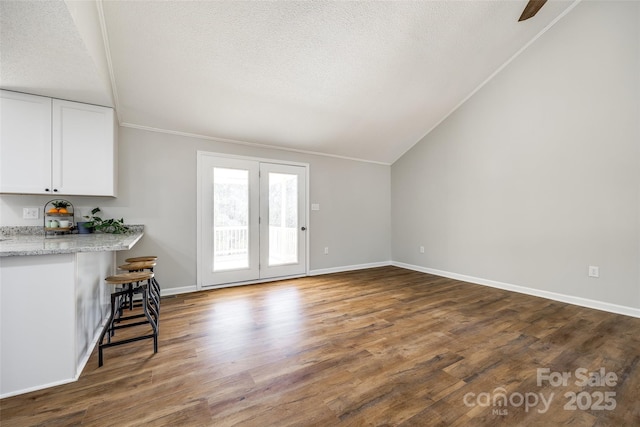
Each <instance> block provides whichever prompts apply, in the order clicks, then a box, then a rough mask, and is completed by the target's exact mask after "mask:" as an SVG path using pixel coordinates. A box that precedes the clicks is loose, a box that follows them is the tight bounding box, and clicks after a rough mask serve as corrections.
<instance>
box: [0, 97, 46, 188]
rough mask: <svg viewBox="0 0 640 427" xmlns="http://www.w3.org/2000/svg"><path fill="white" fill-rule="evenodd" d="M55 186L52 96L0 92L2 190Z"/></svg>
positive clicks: (0, 185)
mask: <svg viewBox="0 0 640 427" xmlns="http://www.w3.org/2000/svg"><path fill="white" fill-rule="evenodd" d="M50 191H52V188H51V98H46V97H43V96H35V95H27V94H24V93H17V92H8V91H1V92H0V192H3V193H32V194H33V193H36V194H46V193H47V192H50Z"/></svg>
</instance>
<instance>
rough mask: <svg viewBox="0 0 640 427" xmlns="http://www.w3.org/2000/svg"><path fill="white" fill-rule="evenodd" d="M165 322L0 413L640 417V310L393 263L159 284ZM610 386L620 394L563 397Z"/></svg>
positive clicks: (579, 420) (74, 418) (227, 417)
mask: <svg viewBox="0 0 640 427" xmlns="http://www.w3.org/2000/svg"><path fill="white" fill-rule="evenodd" d="M160 328H161V329H160V342H159V352H158V353H157V354H153V352H152V346H151V342H150V341H148V340H147V341H139V342H135V343H131V344H129V345H126V346H120V347H114V348H109V349H106V350H105V365H104V366H102V367H100V368H98V366H97V354H96V353H97V352H96V351H94V353H93V354H92V356H91V358H90V360H89V362H88V364H87V366H86V368H85V369H84V371H83V372H82V375H81V376H80V378H79V380H78V381H77V382H75V383H70V384H65V385H61V386H57V387H53V388H50V389H46V390H40V391H35V392H32V393H26V394H23V395H19V396H15V397H11V398H5V399H2V400H0V424H1V425H2V426H3V427H9V426H37V425H46V426H55V425H87V426H111V425H113V426H116V425H127V426H142V425H144V426H148V425H151V426H175V425H181V426H182V425H184V426H223V427H225V426H265V425H277V426H323V427H324V426H337V425H341V426H362V425H389V426H403V427H406V426H494V425H506V426H512V425H519V426H549V425H580V426H601V425H602V426H605V425H621V426H622V425H640V405H638V403H637V396H639V395H640V334H638V333H637V331H638V330H640V319H636V318H631V317H627V316H621V315H615V314H611V313H606V312H602V311H597V310H591V309H587V308H582V307H577V306H572V305H568V304H564V303H560V302H556V301H549V300H545V299H543V298H538V297H532V296H528V295H522V294H515V293H511V292H508V291H504V290H500V289H493V288H487V287H483V286H479V285H473V284H469V283H464V282H460V281H457V280H453V279H447V278H443V277H437V276H433V275H429V274H424V273H418V272H414V271H409V270H405V269H401V268H397V267H382V268H375V269H369V270H360V271H353V272H346V273H336V274H330V275H324V276H316V277H306V278H300V279H294V280H285V281H280V282H273V283H268V284H261V285H253V286H244V287H237V288H225V289H218V290H211V291H201V292H194V293H190V294H184V295H178V296H172V297H167V298H163V300H162V315H161V321H160ZM134 332H135V331H134V330H133V328H131V329H130V330H126V331H124V332H122V336H125V335H126V334H129V333H134ZM578 368H584V369H586V370H587V372H588V373H589V375H590V376H588V378H595V377H597V375H598V372H600V370H601V369H604V370H605V372H607V373H614V374H615V375H616V377H617V381H616V382H615V385H611V386H590V385H583V384H578V383H576V380H577V377H576V369H578ZM538 369H548V370H549V372H551V373H557V374H558V375H560V374H562V373H568V374H569V375H570V378H568V380H567V383H566V385H560V386H558V385H557V384H556V385H554V384H551V383H550V381H549V379H548V378H547V379H543V380H542V382H541V383H540V384H539V383H538V379H539V378H538V375H539V374H538ZM605 391H606V392H614V393H615V405H616V406H615V409H612V410H603V409H598V408H594V407H592V406H589V407H585V408H582V409H581V408H576V409H567V403H568V402H569V400H568V398H567V397H566V396H565V394H566V393H574V394H575V395H576V396H577V395H579V394H581V393H582V394H581V399H582V401H581V403H585V402H586V401H587V398H588V399H589V400H593V399H596V398H597V397H598V396H597V394H598V393H599V392H605ZM585 393H586V394H588V395H589V396H587V395H586V394H585ZM594 393H595V394H594ZM502 395H504V396H505V398H506V399H507V401H506V402H507V404H506V406H496V405H495V403H496V402H502V400H501V396H502ZM534 395H536V396H534ZM520 396H521V397H522V399H525V398H526V399H531V401H532V402H533V400H532V399H534V397H536V398H538V399H539V398H540V396H543V397H545V398H548V399H549V405H548V407H546V410H545V411H541V410H542V409H543V406H541V404H540V403H539V402H538V404H537V405H536V406H531V407H528V406H527V405H525V404H524V403H523V404H518V403H520V401H519V400H518V399H519V398H520ZM508 399H513V400H512V401H509V400H508Z"/></svg>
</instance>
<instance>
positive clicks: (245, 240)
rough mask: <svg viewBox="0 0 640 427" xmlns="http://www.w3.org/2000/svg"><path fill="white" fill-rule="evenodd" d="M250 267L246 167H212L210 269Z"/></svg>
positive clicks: (221, 269)
mask: <svg viewBox="0 0 640 427" xmlns="http://www.w3.org/2000/svg"><path fill="white" fill-rule="evenodd" d="M248 267H249V171H247V170H242V169H225V168H214V170H213V271H223V270H236V269H240V268H248Z"/></svg>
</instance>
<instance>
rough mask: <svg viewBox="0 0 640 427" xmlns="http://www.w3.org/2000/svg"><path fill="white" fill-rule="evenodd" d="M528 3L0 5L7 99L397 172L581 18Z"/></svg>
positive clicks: (557, 4)
mask: <svg viewBox="0 0 640 427" xmlns="http://www.w3.org/2000/svg"><path fill="white" fill-rule="evenodd" d="M526 2H527V1H526V0H503V1H480V0H477V1H455V0H453V1H452V0H448V1H408V2H402V1H358V2H344V1H318V2H315V1H270V2H262V1H255V2H254V1H246V2H238V1H188V2H186V1H98V2H94V1H85V2H77V1H66V2H65V1H62V0H55V1H44V2H42V1H28V0H27V1H11V0H3V1H2V2H0V3H1V4H0V19H1V22H0V24H1V27H0V60H1V65H0V86H1V87H2V88H5V89H10V90H17V91H23V92H29V93H35V94H41V95H46V96H52V97H58V98H64V99H71V100H76V101H80V102H88V103H95V104H101V105H110V106H113V107H115V108H116V110H117V113H118V118H119V121H120V124H121V125H122V126H131V127H139V128H145V129H153V130H160V131H167V132H173V133H184V134H192V135H200V136H204V137H212V138H219V139H224V140H231V141H238V142H243V143H254V144H260V145H267V146H273V147H278V148H284V149H291V150H300V151H306V152H316V153H322V154H328V155H334V156H342V157H348V158H356V159H362V160H367V161H373V162H380V163H388V164H390V163H393V162H394V161H395V160H397V159H398V158H399V157H400V156H401V155H402V154H403V153H405V152H406V151H407V150H408V149H409V148H411V147H412V146H413V145H414V144H415V143H416V142H418V141H419V140H420V139H421V138H422V137H423V136H424V135H425V134H427V133H428V132H430V131H431V130H432V129H433V128H434V127H435V126H437V125H438V123H440V122H441V121H442V120H443V119H444V118H445V117H446V116H447V115H448V114H449V113H451V111H453V110H454V109H455V108H456V107H457V106H458V105H460V103H462V102H464V100H465V99H467V98H468V97H469V96H470V95H471V94H472V93H473V92H474V91H475V90H477V89H478V88H479V87H481V85H482V84H483V83H484V82H486V81H487V79H489V78H490V77H491V76H492V75H493V74H494V73H495V72H496V71H498V70H499V69H500V68H501V67H502V66H503V65H504V64H505V63H507V62H508V61H509V60H510V58H512V57H514V55H516V54H517V53H518V52H519V51H521V50H522V49H523V48H524V47H525V46H527V45H528V44H529V43H530V42H531V41H532V40H534V39H535V38H536V37H537V36H538V35H539V34H541V33H542V32H543V31H544V30H545V29H546V28H548V27H549V26H550V25H552V24H553V23H554V22H555V21H556V20H557V19H559V17H561V16H562V15H563V14H564V13H565V12H566V11H567V10H569V9H570V8H571V6H572V4H573V3H574V2H573V1H563V0H550V1H548V2H547V4H546V5H545V6H544V7H543V8H542V9H541V10H540V12H539V13H538V14H537V15H536V16H535V17H534V18H532V19H529V20H527V21H523V22H518V17H519V16H520V13H521V12H522V10H523V9H524V6H525V4H526ZM522 84H523V85H526V84H527V82H522Z"/></svg>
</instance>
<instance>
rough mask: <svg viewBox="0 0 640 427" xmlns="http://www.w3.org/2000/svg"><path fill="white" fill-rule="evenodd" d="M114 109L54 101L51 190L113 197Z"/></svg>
mask: <svg viewBox="0 0 640 427" xmlns="http://www.w3.org/2000/svg"><path fill="white" fill-rule="evenodd" d="M113 120H114V116H113V110H112V109H111V108H106V107H99V106H95V105H87V104H80V103H78V102H70V101H62V100H58V99H54V100H53V136H52V142H53V144H52V147H53V148H52V150H53V165H54V168H53V187H54V188H56V189H57V190H58V192H59V193H60V194H69V195H93V196H113V195H115V191H114V189H115V185H114V179H115V144H114V132H113V130H114V129H113Z"/></svg>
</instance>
